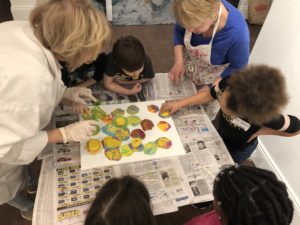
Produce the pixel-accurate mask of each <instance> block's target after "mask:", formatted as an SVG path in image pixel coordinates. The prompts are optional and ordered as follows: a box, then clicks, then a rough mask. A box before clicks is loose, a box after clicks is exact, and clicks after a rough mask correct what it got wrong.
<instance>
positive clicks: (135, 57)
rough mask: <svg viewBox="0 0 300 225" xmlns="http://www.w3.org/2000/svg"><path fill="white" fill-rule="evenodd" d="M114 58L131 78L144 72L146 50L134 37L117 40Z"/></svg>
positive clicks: (113, 53)
mask: <svg viewBox="0 0 300 225" xmlns="http://www.w3.org/2000/svg"><path fill="white" fill-rule="evenodd" d="M112 56H113V59H114V61H115V63H116V64H118V66H119V67H120V68H121V69H122V70H123V71H124V72H125V73H126V74H127V75H129V76H130V75H131V74H134V73H135V72H139V73H140V72H142V70H143V67H144V61H145V56H146V55H145V50H144V47H143V45H142V43H141V42H140V41H139V40H138V39H137V38H135V37H133V36H126V37H121V38H120V39H119V40H117V42H116V43H115V44H114V46H113V51H112Z"/></svg>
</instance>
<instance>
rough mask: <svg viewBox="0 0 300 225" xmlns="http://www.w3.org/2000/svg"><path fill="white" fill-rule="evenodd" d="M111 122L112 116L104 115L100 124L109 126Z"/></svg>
mask: <svg viewBox="0 0 300 225" xmlns="http://www.w3.org/2000/svg"><path fill="white" fill-rule="evenodd" d="M112 120H113V117H112V115H106V116H105V117H104V118H103V119H102V122H103V123H105V124H106V125H110V124H112Z"/></svg>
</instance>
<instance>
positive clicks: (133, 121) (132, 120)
mask: <svg viewBox="0 0 300 225" xmlns="http://www.w3.org/2000/svg"><path fill="white" fill-rule="evenodd" d="M127 120H128V125H131V126H134V127H135V126H138V125H139V124H140V122H141V119H140V117H138V116H128V117H127Z"/></svg>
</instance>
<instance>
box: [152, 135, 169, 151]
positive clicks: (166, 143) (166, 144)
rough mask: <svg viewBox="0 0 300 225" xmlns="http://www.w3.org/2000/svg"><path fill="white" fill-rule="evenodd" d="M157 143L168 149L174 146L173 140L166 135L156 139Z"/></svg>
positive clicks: (160, 146) (158, 145)
mask: <svg viewBox="0 0 300 225" xmlns="http://www.w3.org/2000/svg"><path fill="white" fill-rule="evenodd" d="M155 144H156V145H157V147H159V148H164V149H168V148H170V147H171V146H172V141H171V140H170V139H169V138H166V137H160V138H158V139H157V140H156V141H155Z"/></svg>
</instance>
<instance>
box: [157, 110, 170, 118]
mask: <svg viewBox="0 0 300 225" xmlns="http://www.w3.org/2000/svg"><path fill="white" fill-rule="evenodd" d="M158 115H159V116H160V117H161V118H169V117H170V116H171V115H170V112H169V111H163V112H159V114H158Z"/></svg>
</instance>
